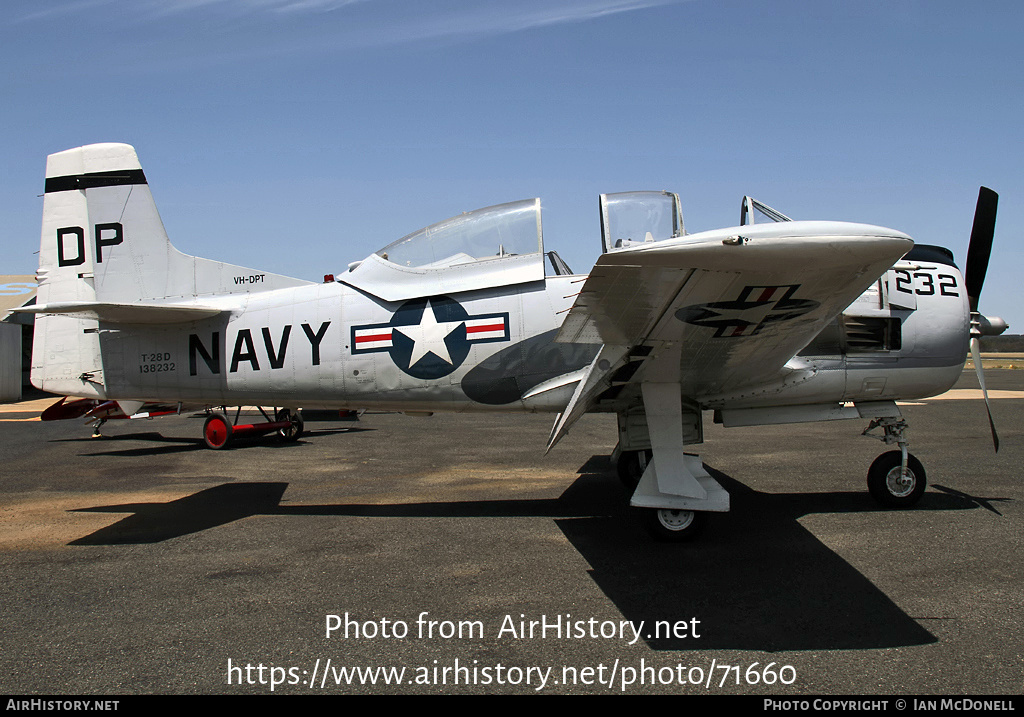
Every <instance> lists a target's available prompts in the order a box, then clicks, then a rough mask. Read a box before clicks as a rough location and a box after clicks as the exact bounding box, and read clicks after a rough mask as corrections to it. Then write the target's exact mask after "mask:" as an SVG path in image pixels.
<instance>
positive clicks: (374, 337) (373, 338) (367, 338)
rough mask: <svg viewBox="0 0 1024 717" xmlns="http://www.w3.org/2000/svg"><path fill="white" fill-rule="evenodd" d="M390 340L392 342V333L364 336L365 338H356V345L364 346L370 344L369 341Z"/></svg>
mask: <svg viewBox="0 0 1024 717" xmlns="http://www.w3.org/2000/svg"><path fill="white" fill-rule="evenodd" d="M390 340H391V332H390V331H389V332H387V333H386V334H364V335H363V336H356V343H357V344H362V343H366V342H369V341H390Z"/></svg>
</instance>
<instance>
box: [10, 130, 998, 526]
mask: <svg viewBox="0 0 1024 717" xmlns="http://www.w3.org/2000/svg"><path fill="white" fill-rule="evenodd" d="M995 207H996V196H995V194H994V193H993V192H991V191H990V190H987V189H984V188H983V189H982V191H981V195H980V198H979V202H978V211H977V214H976V216H975V226H974V233H973V236H972V239H971V248H970V252H969V257H968V260H967V269H966V272H965V274H961V273H960V271H959V270H958V269H957V267H956V266H955V264H954V263H953V256H952V254H951V253H950V252H949V251H947V250H945V249H942V248H939V247H932V246H917V247H915V246H914V244H913V242H912V241H911V239H910V237H908V236H906V235H905V234H902V233H900V232H898V231H894V230H892V229H885V228H882V227H877V226H869V225H865V224H849V223H842V222H823V221H813V222H810V221H791V220H790V219H789V218H788V217H786V216H784V215H782V214H779V213H778V212H776V211H774V210H772V209H771V208H770V207H766V206H764V205H762V204H760V203H758V202H755V201H754V200H752V199H750V198H744V201H743V205H742V213H741V220H740V225H739V226H736V227H732V228H728V229H720V230H715V231H707V232H701V233H699V234H686V232H685V230H684V228H683V217H682V212H681V210H680V204H679V198H678V196H676V195H674V194H671V193H667V192H627V193H620V194H606V195H602V196H601V200H600V215H601V232H602V235H601V239H602V242H603V253H602V254H601V256H600V258H599V259H598V260H597V263H596V265H595V266H594V267H593V269H591V271H590V272H589V274H586V275H580V274H573V273H572V272H571V271H570V270H569V269H568V267H567V266H566V265H565V263H564V262H563V261H562V260H561V259H560V258H559V257H558V255H557V254H555V253H554V252H549V253H545V250H544V246H543V241H542V233H541V217H540V202H539V201H538V200H535V199H530V200H526V201H519V202H513V203H510V204H503V205H500V206H495V207H489V208H487V209H481V210H478V211H474V212H469V213H466V214H462V215H460V216H457V217H454V218H452V219H449V220H447V221H443V222H440V223H438V224H435V225H433V226H429V227H427V228H426V229H421V230H420V231H418V232H415V233H413V234H410V235H409V236H407V237H405V238H403V239H399V240H398V241H396V242H394V243H392V244H390V245H388V246H386V247H384V248H383V249H381V250H380V251H377V252H375V253H373V254H370V255H369V256H368V257H366V258H365V259H363V260H362V261H359V262H354V263H353V264H351V265H350V266H349V267H348V269H347V271H346V272H344V273H343V274H341V275H340V276H336V277H325V281H324V282H323V283H313V282H308V281H302V280H299V279H293V278H289V277H286V276H280V275H277V274H271V273H268V272H264V271H258V270H255V269H248V268H244V267H241V266H233V265H230V264H225V263H222V262H218V261H211V260H208V259H201V258H197V257H193V256H187V255H185V254H182V253H180V252H178V251H177V250H176V249H175V248H174V247H173V246H172V245H171V244H170V242H169V240H168V238H167V235H166V233H165V231H164V228H163V225H162V223H161V220H160V217H159V215H158V213H157V210H156V206H155V204H154V202H153V197H152V195H151V194H150V190H149V184H148V182H147V180H146V176H145V174H144V173H143V171H142V167H141V165H140V164H139V160H138V158H137V156H136V153H135V150H134V149H133V148H132V147H130V146H127V145H124V144H96V145H90V146H86V147H79V148H77V149H71V150H67V151H65V152H59V153H57V154H53V155H50V157H49V158H48V160H47V165H46V193H45V199H44V203H43V228H42V246H41V251H40V257H39V273H38V282H39V289H38V295H37V296H38V303H37V305H36V306H33V307H28V308H27V309H26V310H27V311H31V312H34V313H35V314H36V315H37V316H36V333H35V345H34V350H33V357H32V382H33V384H35V385H36V386H37V387H39V388H41V389H44V390H46V391H51V392H54V393H58V394H62V395H65V396H74V397H79V400H77V401H71V402H68V403H64V399H62V401H61V402H60V403H58V404H57V405H55V406H53V407H51V408H50V409H47V412H46V413H45V414H44V418H45V417H52V418H63V417H81V416H87V417H89V418H92V419H95V420H96V421H97V422H98V423H99V422H102V421H103V420H106V419H107V418H113V417H129V416H131V417H134V416H153V415H158V414H160V413H167V412H179V411H181V410H182V407H183V406H188V407H190V408H191V407H193V406H198V407H205V408H206V410H207V412H208V413H209V416H208V418H207V419H206V423H205V426H204V429H203V435H204V438H205V440H206V443H207V444H208V445H209V446H210V447H211V448H223V447H225V446H226V445H228V444H229V442H230V440H231V438H232V434H235V435H238V434H242V433H254V432H255V433H260V432H264V433H269V432H275V431H276V432H278V433H279V434H280V435H281V436H282V437H283V438H285V439H295V438H297V437H298V435H299V433H300V432H301V430H302V420H301V414H300V412H299V409H300V407H304V408H307V409H309V408H337V409H378V410H380V409H383V410H394V411H407V412H431V411H530V412H536V411H546V412H550V413H552V414H554V416H555V420H554V425H553V427H552V429H551V436H550V439H549V441H548V448H549V449H550V448H551V447H552V446H554V445H555V443H557V442H558V441H559V440H560V439H561V438H562V437H563V436H564V435H565V434H566V432H567V431H568V430H569V428H570V427H571V426H572V425H573V423H574V422H575V421H576V420H577V419H578V418H579V417H580V416H582V415H583V414H584V413H586V412H588V411H605V412H614V413H615V414H616V415H617V416H618V446H617V448H616V449H615V453H614V455H613V458H614V459H615V460H616V461H617V466H618V470H619V474H620V476H621V477H622V479H623V480H624V481H625V482H627V484H629V485H630V486H631V487H633V494H632V499H631V503H632V505H634V506H638V507H640V508H642V509H645V514H646V515H647V518H648V522H649V524H650V527H651V529H652V530H653V531H654V532H655V534H656V535H657V536H658V537H661V538H664V539H685V538H689V537H691V536H692V535H694V534H695V533H696V532H697V531H698V530H699V528H700V526H701V525H702V523H703V522H704V519H705V517H706V516H707V513H709V512H716V511H717V512H722V511H727V510H728V509H729V495H728V493H727V492H726V491H725V490H724V489H723V488H722V486H721V485H719V484H718V483H717V482H716V481H715V480H714V479H713V478H712V477H711V476H710V475H709V474H708V472H707V471H706V470H705V469H704V468H703V466H702V463H701V461H700V458H699V457H697V456H696V455H695V454H694V448H695V447H696V446H697V445H698V444H700V443H701V442H702V440H703V423H702V421H703V418H702V412H703V411H705V410H711V411H714V420H715V421H720V422H721V423H723V424H725V425H726V426H753V425H764V424H779V423H796V422H802V421H821V420H829V419H839V418H861V419H864V420H867V421H869V422H870V425H869V427H868V431H870V430H876V429H877V430H879V431H880V432H881V435H877V436H875V437H877V438H879V439H881V440H883V441H884V442H885V443H887V444H890V445H892V444H895V446H897V447H898V450H895V449H894V450H891V451H890V452H887V453H884V454H883V455H882V456H881V457H879V458H878V459H877V460H876V461H875V462H874V464H873V465H872V466H871V468H870V471H869V474H868V486H869V489H870V491H871V493H872V494H873V495H874V496H875V498H877V499H878V500H879V501H881V502H882V503H884V504H887V505H890V506H895V507H902V506H909V505H911V504H913V503H914V502H915V501H917V499H918V498H919V497H920V496H921V494H922V492H923V491H924V488H925V472H924V469H923V468H922V466H921V463H920V462H919V461H918V460H917V459H916V458H915V457H914V456H912V455H911V454H909V453H908V452H907V441H906V438H905V430H906V422H905V421H904V420H903V418H902V417H901V415H900V410H899V408H898V407H897V405H896V401H897V400H899V399H916V398H922V397H926V396H933V395H936V394H940V393H943V392H945V391H946V390H948V389H949V388H950V387H951V386H952V385H953V384H954V382H955V381H956V380H957V379H958V378H959V376H960V373H961V371H962V369H963V365H964V361H965V357H966V355H967V352H968V346H969V345H970V347H971V349H972V350H973V351H974V353H975V356H976V358H977V353H978V340H977V339H978V337H979V336H980V335H982V334H984V333H999V332H1000V331H1001V330H1002V329H1005V328H1006V326H1005V323H1003V322H1002V321H1001V320H999V319H986V318H985V317H983V316H982V315H981V314H979V313H978V306H977V303H978V295H979V293H980V290H981V285H982V283H983V280H984V274H985V271H986V267H987V263H988V256H989V251H990V248H991V241H992V234H993V231H994V226H995ZM755 217H757V220H756V221H755ZM766 219H767V221H765V220H766ZM975 365H976V366H977V367H978V369H979V371H980V366H981V362H980V361H978V360H976V361H975ZM983 385H984V384H983ZM986 401H987V396H986ZM241 405H246V406H253V405H259V406H273V407H276V408H277V409H278V410H277V411H276V413H275V414H274V415H273V416H270V415H267V414H266V413H264V416H265V418H266V420H265V422H263V423H256V424H251V423H250V424H246V425H237V424H233V422H232V420H231V419H230V418H229V417H228V416H229V415H230V414H227V413H226V412H222V411H221V409H220V408H219V407H227V406H241ZM989 415H990V421H991V413H990V414H989ZM865 432H867V431H865ZM992 433H993V438H994V439H995V428H994V426H993V429H992ZM996 445H997V448H998V442H997V444H996Z"/></svg>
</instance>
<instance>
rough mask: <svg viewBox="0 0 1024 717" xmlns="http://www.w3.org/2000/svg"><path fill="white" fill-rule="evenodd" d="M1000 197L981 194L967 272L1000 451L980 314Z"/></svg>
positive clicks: (977, 360)
mask: <svg viewBox="0 0 1024 717" xmlns="http://www.w3.org/2000/svg"><path fill="white" fill-rule="evenodd" d="M998 203H999V195H998V194H996V193H995V192H993V191H992V190H991V189H989V188H988V187H982V188H981V189H980V190H979V191H978V206H977V208H976V209H975V210H974V227H973V228H972V229H971V243H970V245H969V246H968V247H967V266H966V268H965V269H964V283H965V285H966V289H967V300H968V302H969V303H970V307H971V358H972V359H973V360H974V371H975V373H977V375H978V383H979V384H980V385H981V393H982V395H983V396H984V397H985V409H986V410H987V411H988V425H989V428H991V429H992V444H993V445H994V446H995V449H996V452H997V453H998V452H999V435H998V434H997V433H996V424H995V422H994V421H993V420H992V407H991V405H990V404H989V402H988V390H987V389H986V388H985V372H984V371H983V370H982V368H981V340H980V339H981V322H982V319H983V318H984V317H982V315H981V314H980V313H978V299H979V297H980V296H981V287H982V286H983V285H984V284H985V273H986V272H987V271H988V259H989V255H990V254H991V253H992V238H993V237H994V236H995V232H996V206H997V205H998Z"/></svg>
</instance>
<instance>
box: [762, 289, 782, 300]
mask: <svg viewBox="0 0 1024 717" xmlns="http://www.w3.org/2000/svg"><path fill="white" fill-rule="evenodd" d="M778 288H779V287H777V286H768V287H766V288H765V290H764V291H762V292H761V296H760V297H759V298H758V301H768V299H770V298H772V294H774V293H775V290H776V289H778Z"/></svg>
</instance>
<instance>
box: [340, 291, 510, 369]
mask: <svg viewBox="0 0 1024 717" xmlns="http://www.w3.org/2000/svg"><path fill="white" fill-rule="evenodd" d="M508 317H509V315H508V312H504V313H497V314H478V315H476V316H470V315H469V313H468V312H467V311H466V310H465V308H463V306H462V305H461V304H460V303H459V302H457V301H455V300H454V299H450V298H448V297H447V296H431V297H429V298H421V299H412V300H411V301H407V302H406V303H404V304H402V306H401V307H399V309H398V310H397V311H396V312H395V313H394V315H393V316H392V317H391V321H389V322H388V323H386V324H365V325H362V326H353V327H352V344H351V346H352V353H353V354H363V353H373V352H383V351H386V352H388V353H389V354H390V355H391V360H392V361H394V362H395V365H396V366H398V368H399V369H401V370H402V371H404V372H405V373H407V374H409V375H410V376H413V377H415V378H422V379H433V378H441V377H443V376H447V375H448V374H450V373H451V372H452V371H454V370H455V369H457V368H458V367H459V366H461V365H462V363H463V361H465V360H466V357H467V356H468V355H469V350H470V348H471V347H472V345H473V344H477V343H487V342H492V341H508V340H509V320H508Z"/></svg>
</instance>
